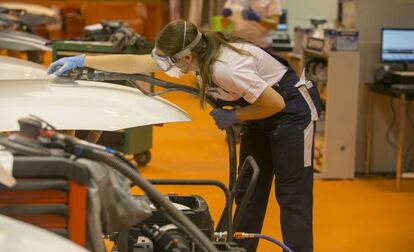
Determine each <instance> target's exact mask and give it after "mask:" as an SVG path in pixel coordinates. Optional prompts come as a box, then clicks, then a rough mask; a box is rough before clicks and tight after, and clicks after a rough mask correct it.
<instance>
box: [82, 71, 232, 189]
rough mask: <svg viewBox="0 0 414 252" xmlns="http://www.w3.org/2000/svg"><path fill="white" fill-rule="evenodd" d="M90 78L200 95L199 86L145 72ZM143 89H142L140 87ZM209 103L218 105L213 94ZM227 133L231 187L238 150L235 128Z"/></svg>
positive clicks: (98, 74)
mask: <svg viewBox="0 0 414 252" xmlns="http://www.w3.org/2000/svg"><path fill="white" fill-rule="evenodd" d="M87 79H88V80H93V81H119V80H124V81H125V80H126V81H135V80H140V81H144V82H147V83H150V84H151V85H155V86H158V87H161V88H164V89H167V90H166V91H164V93H166V92H173V91H181V92H184V93H188V94H192V95H195V96H199V95H200V91H199V89H197V88H194V87H189V86H186V85H182V84H177V83H171V82H168V81H163V80H160V79H157V78H154V77H151V76H148V75H145V74H121V73H106V72H95V73H93V74H88V75H87ZM139 89H140V88H139ZM140 90H141V89H140ZM145 94H147V95H155V94H154V93H153V94H151V93H147V92H145ZM206 101H207V103H208V104H209V105H210V106H211V107H213V108H216V107H217V102H216V100H215V99H214V98H213V97H211V96H206ZM226 135H227V141H228V151H229V188H233V186H234V183H235V181H236V177H237V174H236V173H237V172H236V170H237V151H236V138H235V135H234V131H233V128H231V127H230V128H228V129H227V130H226Z"/></svg>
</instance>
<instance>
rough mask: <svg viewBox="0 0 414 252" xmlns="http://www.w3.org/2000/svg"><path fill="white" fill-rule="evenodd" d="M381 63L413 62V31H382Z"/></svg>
mask: <svg viewBox="0 0 414 252" xmlns="http://www.w3.org/2000/svg"><path fill="white" fill-rule="evenodd" d="M381 61H382V62H414V29H390V28H384V29H382V39H381Z"/></svg>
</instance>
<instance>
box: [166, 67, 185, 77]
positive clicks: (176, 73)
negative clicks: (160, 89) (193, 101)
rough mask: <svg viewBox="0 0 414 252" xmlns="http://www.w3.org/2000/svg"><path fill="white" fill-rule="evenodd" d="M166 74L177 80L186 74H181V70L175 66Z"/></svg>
mask: <svg viewBox="0 0 414 252" xmlns="http://www.w3.org/2000/svg"><path fill="white" fill-rule="evenodd" d="M165 74H166V75H168V76H170V77H173V78H177V79H179V78H181V76H183V75H184V73H183V72H181V70H180V69H179V68H178V67H176V66H174V65H173V66H172V67H171V68H170V69H168V70H167V71H165Z"/></svg>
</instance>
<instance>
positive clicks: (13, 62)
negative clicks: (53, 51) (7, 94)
mask: <svg viewBox="0 0 414 252" xmlns="http://www.w3.org/2000/svg"><path fill="white" fill-rule="evenodd" d="M46 71H47V68H46V67H44V66H42V65H39V64H36V63H33V62H30V61H25V60H21V59H17V58H13V57H6V56H0V80H30V79H44V80H52V79H53V78H54V76H53V75H47V74H46Z"/></svg>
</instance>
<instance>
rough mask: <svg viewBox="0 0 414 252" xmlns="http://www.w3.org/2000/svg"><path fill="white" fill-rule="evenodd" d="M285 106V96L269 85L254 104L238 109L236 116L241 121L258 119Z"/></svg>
mask: <svg viewBox="0 0 414 252" xmlns="http://www.w3.org/2000/svg"><path fill="white" fill-rule="evenodd" d="M284 108H285V101H284V100H283V97H282V96H281V95H280V94H279V93H278V92H276V91H275V90H274V89H273V88H272V87H267V88H266V89H265V90H264V91H263V93H262V94H261V95H260V96H259V97H258V98H257V99H256V101H255V102H254V103H253V104H251V105H249V106H246V107H243V108H239V109H237V110H236V117H237V118H238V119H239V120H240V121H248V120H257V119H262V118H266V117H268V116H271V115H273V114H276V113H278V112H280V111H282V110H283V109H284Z"/></svg>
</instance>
